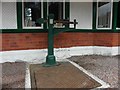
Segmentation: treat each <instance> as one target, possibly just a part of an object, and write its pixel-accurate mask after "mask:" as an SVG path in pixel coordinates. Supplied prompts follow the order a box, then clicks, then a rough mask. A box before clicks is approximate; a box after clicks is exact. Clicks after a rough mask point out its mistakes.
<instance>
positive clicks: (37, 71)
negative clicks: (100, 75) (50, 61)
mask: <svg viewBox="0 0 120 90" xmlns="http://www.w3.org/2000/svg"><path fill="white" fill-rule="evenodd" d="M30 71H31V82H32V88H39V89H40V88H96V87H99V86H101V84H99V83H98V82H97V81H95V80H93V79H92V78H91V77H89V76H88V75H86V74H85V73H83V72H82V71H80V70H79V69H78V68H76V67H75V66H74V65H72V64H71V63H69V62H63V63H60V65H59V66H53V67H43V66H42V65H40V64H33V65H31V66H30Z"/></svg>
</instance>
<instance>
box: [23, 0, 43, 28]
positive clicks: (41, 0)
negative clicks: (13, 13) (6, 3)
mask: <svg viewBox="0 0 120 90" xmlns="http://www.w3.org/2000/svg"><path fill="white" fill-rule="evenodd" d="M39 1H40V2H41V18H43V0H39ZM30 2H31V1H30ZM22 28H23V29H43V24H41V27H26V26H24V0H22Z"/></svg>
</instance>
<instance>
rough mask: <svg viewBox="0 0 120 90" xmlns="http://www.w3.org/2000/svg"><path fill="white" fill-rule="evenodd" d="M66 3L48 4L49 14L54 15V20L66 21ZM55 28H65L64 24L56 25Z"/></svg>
mask: <svg viewBox="0 0 120 90" xmlns="http://www.w3.org/2000/svg"><path fill="white" fill-rule="evenodd" d="M64 4H65V3H64V2H48V14H54V20H57V21H59V20H62V19H64V16H65V15H64V14H65V13H64V11H65V6H64ZM55 27H63V25H62V23H56V25H55Z"/></svg>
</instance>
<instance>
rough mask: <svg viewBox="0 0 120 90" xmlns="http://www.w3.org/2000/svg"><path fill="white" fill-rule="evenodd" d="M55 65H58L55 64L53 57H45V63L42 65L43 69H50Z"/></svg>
mask: <svg viewBox="0 0 120 90" xmlns="http://www.w3.org/2000/svg"><path fill="white" fill-rule="evenodd" d="M56 65H58V64H57V63H56V58H55V56H54V55H48V56H47V57H46V62H45V63H44V64H43V66H44V67H51V66H56Z"/></svg>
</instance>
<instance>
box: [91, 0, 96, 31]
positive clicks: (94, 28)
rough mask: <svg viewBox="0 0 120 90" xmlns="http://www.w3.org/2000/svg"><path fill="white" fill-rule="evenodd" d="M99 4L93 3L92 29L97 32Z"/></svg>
mask: <svg viewBox="0 0 120 90" xmlns="http://www.w3.org/2000/svg"><path fill="white" fill-rule="evenodd" d="M96 17H97V2H93V23H92V29H93V30H94V31H96Z"/></svg>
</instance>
